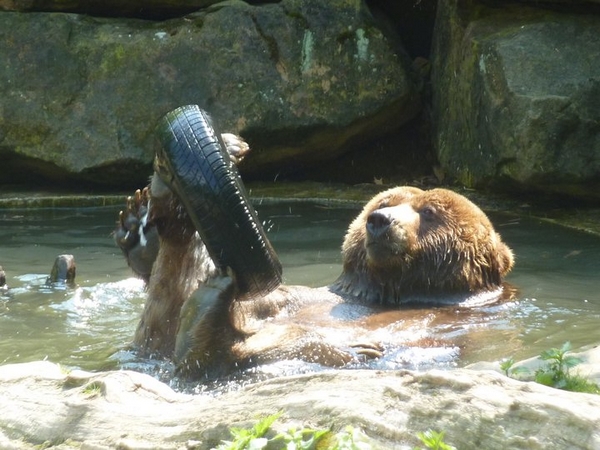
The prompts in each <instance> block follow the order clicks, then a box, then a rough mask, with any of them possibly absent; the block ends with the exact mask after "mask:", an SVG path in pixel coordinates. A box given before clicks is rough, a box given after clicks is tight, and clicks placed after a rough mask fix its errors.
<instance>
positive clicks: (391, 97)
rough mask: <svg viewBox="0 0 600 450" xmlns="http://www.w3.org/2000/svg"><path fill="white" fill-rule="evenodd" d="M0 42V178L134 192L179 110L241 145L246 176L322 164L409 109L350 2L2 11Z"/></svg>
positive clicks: (405, 90) (391, 61) (408, 96)
mask: <svg viewBox="0 0 600 450" xmlns="http://www.w3.org/2000/svg"><path fill="white" fill-rule="evenodd" d="M0 39H1V40H2V42H3V45H2V46H1V47H0V59H1V60H2V61H7V64H4V65H3V66H2V69H0V79H2V80H3V83H1V84H0V94H1V95H0V117H2V122H1V124H2V127H1V128H0V153H2V154H3V160H4V161H5V166H6V167H5V169H6V170H3V171H2V173H0V181H2V182H5V181H9V182H22V179H21V178H22V175H21V174H22V173H29V174H36V175H39V176H41V177H43V178H44V179H47V180H53V181H73V180H80V181H87V182H94V183H100V184H105V185H110V186H115V185H118V184H121V185H127V186H136V187H137V186H140V185H143V184H145V183H146V181H147V177H148V175H149V174H150V172H151V161H152V157H153V152H154V147H153V146H154V144H155V136H154V127H155V125H156V123H157V121H158V120H159V119H160V118H161V117H162V116H163V115H164V114H165V113H166V112H168V111H170V110H172V109H174V108H176V107H178V106H181V105H185V104H198V105H200V106H201V107H202V108H204V109H206V110H207V111H209V112H210V113H211V114H212V115H213V117H214V119H215V122H216V123H217V124H218V125H219V128H220V129H221V130H222V131H228V132H233V133H240V134H241V135H242V136H244V137H245V138H246V139H247V140H248V141H249V143H250V145H251V147H252V148H253V152H252V158H248V159H247V161H245V163H244V164H243V165H242V168H241V170H242V172H243V173H247V174H255V173H258V172H260V173H265V172H268V173H271V174H276V173H281V172H285V171H286V170H294V169H295V168H296V167H298V166H299V165H303V164H316V162H317V161H322V160H326V159H332V158H334V157H335V156H337V155H339V154H341V153H342V152H344V151H345V150H347V149H348V148H349V147H350V146H357V145H358V144H359V143H360V142H362V141H363V140H364V139H368V138H371V137H373V136H376V135H380V134H382V133H385V132H387V131H390V130H392V129H394V128H397V127H399V126H401V125H402V124H403V123H405V122H406V121H407V120H409V119H410V118H411V117H413V116H414V115H415V114H416V113H417V112H418V110H419V107H420V103H419V95H418V92H417V91H416V88H415V83H414V82H413V79H412V78H411V75H410V74H409V69H408V67H409V64H410V62H409V61H408V59H407V57H406V56H405V55H404V53H403V50H402V49H401V48H399V47H397V46H395V45H394V43H392V42H390V41H389V40H388V39H387V38H386V37H385V36H384V34H383V33H382V32H381V31H380V30H379V29H378V28H377V26H376V25H375V21H374V20H373V18H372V17H371V15H370V13H369V11H368V10H367V9H366V7H365V6H364V4H363V3H362V2H361V1H359V0H337V1H335V2H333V1H332V2H321V1H318V0H309V1H305V0H302V1H301V0H283V1H281V2H279V3H277V4H266V5H262V6H251V5H249V4H247V3H244V2H241V1H229V2H223V3H220V4H219V5H215V6H212V7H210V8H207V9H204V10H202V11H199V12H197V13H195V14H193V15H189V16H186V17H184V18H181V19H173V20H168V21H163V22H150V21H143V20H133V19H98V18H91V17H87V16H82V15H70V14H60V13H48V14H42V13H16V12H14V13H13V12H5V13H2V14H0ZM42 68H43V69H42ZM34 74H35V76H33V75H34Z"/></svg>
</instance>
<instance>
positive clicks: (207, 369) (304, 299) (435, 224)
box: [116, 175, 513, 378]
mask: <svg viewBox="0 0 600 450" xmlns="http://www.w3.org/2000/svg"><path fill="white" fill-rule="evenodd" d="M156 235H158V241H159V245H158V253H157V254H156V251H153V252H143V251H138V250H139V248H140V246H142V247H143V246H144V245H143V244H145V245H146V246H150V247H151V248H154V247H152V243H150V242H144V241H145V240H148V239H152V237H153V236H156ZM116 238H117V242H118V244H119V245H120V246H121V248H122V249H123V251H124V253H125V255H126V257H127V258H128V261H129V264H130V266H131V267H132V268H133V269H134V270H135V268H138V267H144V268H149V267H152V271H151V273H150V275H148V273H147V271H148V270H147V269H144V273H140V275H141V276H143V277H144V278H145V279H147V280H148V299H147V302H146V305H145V309H144V312H143V313H142V318H141V321H140V324H139V326H138V329H137V331H136V335H135V338H134V344H135V346H136V347H137V349H138V350H139V351H140V353H141V354H143V355H152V356H162V357H169V358H172V359H173V360H174V362H175V364H176V366H177V368H178V371H179V373H181V374H183V375H185V376H189V377H194V378H199V377H213V378H214V377H219V376H222V375H224V374H227V373H228V372H230V371H232V370H235V369H238V368H243V367H246V366H248V365H253V364H262V363H268V362H272V361H276V360H281V359H302V360H305V361H309V362H317V363H319V364H324V365H329V366H343V365H345V364H348V363H351V362H355V361H357V360H359V359H361V358H365V357H367V358H370V357H378V356H381V355H382V354H383V350H382V349H381V348H380V347H378V345H377V343H371V342H369V337H368V336H369V335H368V330H360V327H361V326H362V325H361V323H363V322H360V321H359V320H354V319H348V320H345V321H340V320H339V318H337V317H336V318H335V319H334V318H333V316H332V313H333V311H334V310H336V311H337V310H339V309H340V308H343V309H345V310H346V311H347V314H345V315H346V316H347V317H355V318H356V317H368V316H369V315H375V314H378V313H379V312H381V310H382V308H386V309H398V308H400V309H405V310H406V311H407V312H408V313H407V314H409V313H410V311H411V309H410V306H407V305H406V304H448V303H451V304H464V305H470V304H480V303H485V302H491V301H494V300H497V299H499V298H501V297H502V296H503V279H504V277H505V275H506V274H507V273H508V272H509V271H510V270H511V268H512V266H513V255H512V252H511V250H510V249H509V248H508V247H507V246H506V244H504V243H503V242H502V240H501V238H500V236H499V235H498V234H497V233H496V231H495V230H494V228H493V226H492V224H491V222H490V221H489V219H488V218H487V216H486V215H485V214H484V213H483V212H482V211H481V210H480V209H479V208H478V207H477V206H476V205H474V204H473V203H472V202H471V201H469V200H468V199H466V198H465V197H463V196H462V195H460V194H457V193H455V192H452V191H449V190H445V189H432V190H421V189H418V188H415V187H396V188H392V189H389V190H387V191H385V192H382V193H380V194H378V195H376V196H375V197H374V198H373V199H371V200H370V201H369V202H368V203H367V204H366V206H365V207H364V208H363V210H362V212H361V213H360V214H359V215H358V217H357V218H356V219H355V220H354V221H353V222H352V223H351V224H350V226H349V229H348V232H347V234H346V237H345V240H344V243H343V246H342V255H343V270H342V274H341V275H340V276H339V278H338V279H337V281H335V282H334V283H333V284H331V285H330V286H326V287H323V288H309V287H304V286H286V285H282V286H280V287H279V288H277V289H276V290H275V291H273V292H271V293H270V294H268V295H266V296H262V297H259V298H254V299H252V300H244V301H240V300H239V299H238V298H237V296H236V291H237V287H236V284H235V274H232V273H221V272H220V271H219V270H218V269H217V268H216V267H215V265H214V264H213V262H212V260H211V259H210V257H209V255H208V252H207V251H206V248H205V247H204V245H203V243H202V241H201V239H200V237H199V235H198V233H197V232H196V230H195V229H194V226H193V224H192V222H191V220H190V218H189V216H188V214H187V212H186V210H185V208H184V207H183V206H182V204H181V202H180V200H179V199H178V198H177V196H176V195H174V194H173V193H172V192H171V191H170V190H169V188H168V187H167V186H166V185H165V184H164V183H163V182H162V181H161V180H160V178H159V177H158V176H157V175H154V177H153V179H152V183H151V185H150V188H149V189H147V190H144V191H143V192H139V191H138V193H137V194H136V196H135V197H134V198H133V199H130V200H129V202H128V209H127V211H126V212H125V213H124V214H122V215H121V219H120V221H119V228H118V230H117V232H116ZM148 254H150V255H151V256H150V257H151V258H152V259H153V258H156V259H155V261H154V263H153V264H152V261H150V262H148V261H138V260H137V259H139V258H142V257H146V258H147V257H148V256H147V255H148ZM144 255H146V256H144ZM474 299H475V301H473V300H474ZM307 318H309V319H308V320H307ZM375 322H376V321H373V323H375ZM328 324H335V327H339V328H340V334H341V335H343V336H350V335H352V336H354V335H356V336H360V343H358V344H356V345H353V344H351V343H348V342H345V341H343V340H342V341H336V340H335V339H333V340H332V339H330V336H329V337H328V336H325V334H323V333H322V332H320V329H319V327H320V326H326V325H328ZM342 328H343V330H342ZM344 333H345V334H344Z"/></svg>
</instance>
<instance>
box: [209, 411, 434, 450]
mask: <svg viewBox="0 0 600 450" xmlns="http://www.w3.org/2000/svg"><path fill="white" fill-rule="evenodd" d="M280 416H281V413H277V414H273V415H271V416H267V417H264V418H263V419H260V420H259V421H258V423H257V424H256V425H254V426H253V427H252V428H250V429H246V428H231V429H230V430H229V431H230V432H231V435H232V438H233V439H232V440H231V441H223V443H222V444H221V445H219V446H218V447H217V448H216V450H259V449H263V448H266V447H267V446H268V448H269V449H279V448H281V449H286V450H305V449H319V450H370V449H371V444H369V443H368V441H367V440H368V438H367V436H366V435H365V434H364V433H363V432H362V431H360V430H359V429H356V428H353V427H351V426H347V427H346V428H345V429H344V430H343V431H340V432H339V433H336V434H333V433H332V432H331V431H330V430H313V429H311V428H302V429H300V430H297V429H295V428H291V429H289V430H287V431H284V432H282V433H279V434H277V435H276V436H275V437H273V438H270V439H269V438H267V437H265V434H266V433H267V431H268V430H269V428H270V427H271V425H272V424H273V422H275V420H277V419H278V418H279V417H280ZM440 448H441V447H440Z"/></svg>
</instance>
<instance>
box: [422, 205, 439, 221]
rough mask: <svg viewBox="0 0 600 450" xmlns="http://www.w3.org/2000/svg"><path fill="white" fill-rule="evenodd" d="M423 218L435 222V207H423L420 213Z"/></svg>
mask: <svg viewBox="0 0 600 450" xmlns="http://www.w3.org/2000/svg"><path fill="white" fill-rule="evenodd" d="M419 214H421V217H423V219H425V220H433V219H434V218H435V208H434V207H433V206H429V205H427V206H423V207H422V208H421V210H420V211H419Z"/></svg>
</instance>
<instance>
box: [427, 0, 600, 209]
mask: <svg viewBox="0 0 600 450" xmlns="http://www.w3.org/2000/svg"><path fill="white" fill-rule="evenodd" d="M459 3H460V2H458V1H450V2H441V3H440V4H439V8H438V16H437V22H436V31H435V36H434V50H433V53H434V54H433V57H432V59H433V61H434V64H433V71H432V85H433V92H434V93H433V96H434V105H433V114H434V122H435V130H436V131H435V138H434V139H435V146H436V151H437V155H438V158H439V161H440V163H441V164H442V166H443V169H444V170H445V171H446V173H447V174H448V175H451V176H453V177H455V178H456V179H458V181H460V182H461V183H463V184H464V185H466V186H468V187H476V186H479V187H481V186H490V185H491V186H495V187H502V188H511V187H512V188H525V189H533V190H543V191H550V192H558V193H561V194H567V195H575V196H581V197H588V198H589V197H594V198H596V199H597V198H600V194H599V193H600V189H598V187H600V185H599V184H598V174H599V173H600V141H599V140H598V138H597V137H598V133H599V132H600V122H598V117H600V107H599V106H598V102H597V101H596V99H597V98H598V95H600V78H599V77H598V73H599V72H600V16H597V15H591V14H588V15H581V14H570V13H565V12H562V13H559V12H554V11H547V10H541V9H531V8H528V7H526V6H514V5H513V6H503V7H499V8H488V7H485V6H482V5H479V4H478V5H475V4H473V5H471V4H469V5H468V6H467V5H465V4H462V3H461V6H459Z"/></svg>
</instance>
